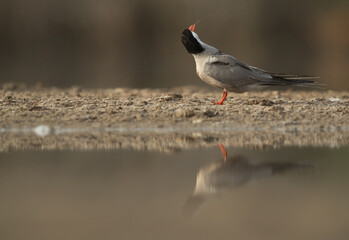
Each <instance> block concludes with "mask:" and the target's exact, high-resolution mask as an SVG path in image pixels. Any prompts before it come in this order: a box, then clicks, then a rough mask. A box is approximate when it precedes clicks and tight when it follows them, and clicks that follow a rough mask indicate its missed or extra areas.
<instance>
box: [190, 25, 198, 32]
mask: <svg viewBox="0 0 349 240" xmlns="http://www.w3.org/2000/svg"><path fill="white" fill-rule="evenodd" d="M195 25H196V24H193V25H191V26H190V27H189V28H188V29H189V30H190V31H192V32H194V28H195Z"/></svg>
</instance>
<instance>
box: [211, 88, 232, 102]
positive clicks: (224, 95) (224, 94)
mask: <svg viewBox="0 0 349 240" xmlns="http://www.w3.org/2000/svg"><path fill="white" fill-rule="evenodd" d="M227 95H228V93H227V91H226V90H225V89H224V91H223V96H222V99H221V100H220V101H219V102H215V101H212V102H211V103H214V104H216V105H223V102H224V100H225V98H226V97H227Z"/></svg>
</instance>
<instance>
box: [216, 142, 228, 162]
mask: <svg viewBox="0 0 349 240" xmlns="http://www.w3.org/2000/svg"><path fill="white" fill-rule="evenodd" d="M217 146H218V147H219V148H220V149H221V151H222V154H223V159H224V161H225V160H227V156H228V154H227V151H226V150H225V148H224V146H223V144H218V145H217Z"/></svg>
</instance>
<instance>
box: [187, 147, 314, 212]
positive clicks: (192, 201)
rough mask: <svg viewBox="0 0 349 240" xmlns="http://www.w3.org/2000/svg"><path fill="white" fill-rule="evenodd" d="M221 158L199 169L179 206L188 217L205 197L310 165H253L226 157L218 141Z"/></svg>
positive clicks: (285, 163)
mask: <svg viewBox="0 0 349 240" xmlns="http://www.w3.org/2000/svg"><path fill="white" fill-rule="evenodd" d="M218 146H219V148H220V149H221V151H222V154H223V159H220V160H218V161H214V162H212V163H210V164H208V165H206V166H203V167H201V168H200V169H199V171H198V173H197V176H196V185H195V189H194V192H193V193H192V194H191V195H190V196H189V197H188V199H187V201H186V202H185V204H184V206H183V213H184V214H185V215H186V216H192V215H193V214H194V213H195V212H196V210H197V209H198V208H199V207H200V206H201V205H202V204H203V203H204V202H206V201H207V200H209V199H213V198H216V197H219V196H222V195H224V194H225V193H228V192H233V191H234V190H236V189H237V188H239V187H242V186H244V185H246V184H248V183H249V182H252V181H258V180H261V179H263V178H267V177H271V176H274V175H277V174H282V173H285V172H288V171H291V170H300V169H306V168H313V167H314V166H313V165H312V164H307V163H301V162H296V161H294V162H286V161H282V162H263V163H259V164H254V163H251V162H250V161H249V159H248V158H247V157H245V156H242V155H234V156H232V157H228V156H227V152H226V150H225V148H224V146H223V145H222V144H219V145H218Z"/></svg>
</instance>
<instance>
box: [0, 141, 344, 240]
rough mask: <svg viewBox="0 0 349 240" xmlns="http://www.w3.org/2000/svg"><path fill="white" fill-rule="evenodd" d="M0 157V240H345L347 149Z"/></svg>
mask: <svg viewBox="0 0 349 240" xmlns="http://www.w3.org/2000/svg"><path fill="white" fill-rule="evenodd" d="M226 151H227V154H228V156H227V158H226V160H224V158H223V155H222V153H221V151H220V149H219V148H218V147H209V148H195V149H189V150H182V151H178V152H173V153H164V152H158V151H134V150H110V151H95V150H90V151H67V150H64V151H33V150H31V151H15V152H9V153H0V159H1V161H0V164H1V166H0V171H1V173H0V176H1V180H0V190H1V198H0V213H1V214H0V226H1V227H0V237H1V239H200V240H201V239H348V237H349V226H348V225H349V206H348V202H349V188H348V186H349V181H348V180H349V175H348V172H349V161H348V156H349V148H348V147H341V148H325V147H324V148H313V147H305V148H296V147H287V148H285V147H284V148H280V149H270V150H251V149H245V148H227V149H226Z"/></svg>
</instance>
